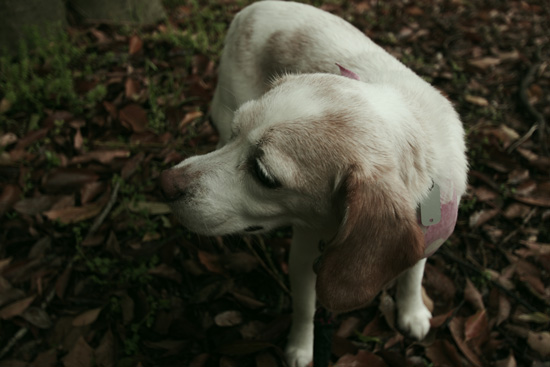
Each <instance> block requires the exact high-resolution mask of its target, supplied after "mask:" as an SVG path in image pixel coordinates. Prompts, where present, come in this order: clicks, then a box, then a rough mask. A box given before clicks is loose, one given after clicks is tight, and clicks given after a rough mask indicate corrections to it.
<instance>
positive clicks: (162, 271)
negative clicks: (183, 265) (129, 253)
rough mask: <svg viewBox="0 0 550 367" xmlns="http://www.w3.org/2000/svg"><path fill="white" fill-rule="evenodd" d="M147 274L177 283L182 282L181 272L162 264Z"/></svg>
mask: <svg viewBox="0 0 550 367" xmlns="http://www.w3.org/2000/svg"><path fill="white" fill-rule="evenodd" d="M147 273H148V274H151V275H156V276H160V277H163V278H166V279H170V280H173V281H175V282H177V283H181V282H182V277H181V274H180V272H179V271H177V270H176V269H174V268H172V267H171V266H168V265H166V264H160V265H158V266H156V267H154V268H152V269H149V270H148V271H147Z"/></svg>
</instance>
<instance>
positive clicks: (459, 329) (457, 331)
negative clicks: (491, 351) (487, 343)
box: [449, 317, 482, 367]
mask: <svg viewBox="0 0 550 367" xmlns="http://www.w3.org/2000/svg"><path fill="white" fill-rule="evenodd" d="M449 330H450V331H451V335H452V336H453V339H454V341H455V343H456V345H457V346H458V348H459V349H460V351H461V352H462V353H464V355H465V356H466V358H467V359H468V360H469V361H470V363H471V364H473V365H474V366H476V367H481V366H482V363H481V361H480V360H479V357H478V356H477V354H476V353H475V352H474V351H473V350H472V349H471V348H470V346H469V345H468V344H467V343H466V341H465V340H464V319H463V318H461V317H455V318H453V319H451V321H450V322H449Z"/></svg>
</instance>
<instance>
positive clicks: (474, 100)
mask: <svg viewBox="0 0 550 367" xmlns="http://www.w3.org/2000/svg"><path fill="white" fill-rule="evenodd" d="M464 99H465V100H466V102H468V103H471V104H475V105H476V106H481V107H487V106H489V101H487V100H486V99H485V98H483V97H480V96H472V95H470V94H466V95H465V96H464Z"/></svg>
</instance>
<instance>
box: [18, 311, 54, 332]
mask: <svg viewBox="0 0 550 367" xmlns="http://www.w3.org/2000/svg"><path fill="white" fill-rule="evenodd" d="M21 317H22V318H24V319H25V320H27V321H28V322H29V323H31V324H32V325H34V326H36V327H38V328H40V329H49V328H50V327H52V325H53V323H52V320H51V318H50V316H49V315H48V314H47V313H46V311H44V309H42V308H40V307H33V306H31V307H29V308H27V309H26V310H25V311H24V312H23V313H22V314H21Z"/></svg>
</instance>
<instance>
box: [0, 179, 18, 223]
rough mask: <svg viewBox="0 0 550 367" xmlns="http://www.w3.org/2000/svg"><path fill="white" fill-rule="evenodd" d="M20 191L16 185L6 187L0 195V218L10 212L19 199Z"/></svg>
mask: <svg viewBox="0 0 550 367" xmlns="http://www.w3.org/2000/svg"><path fill="white" fill-rule="evenodd" d="M21 194H22V192H21V189H20V188H19V187H18V186H16V185H10V184H8V185H6V187H4V190H2V194H1V195H0V217H2V215H4V213H5V212H7V211H8V210H10V209H11V208H12V207H13V205H14V204H15V203H16V202H17V201H19V199H20V198H21Z"/></svg>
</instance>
